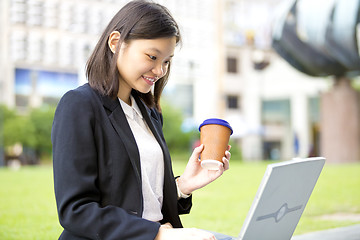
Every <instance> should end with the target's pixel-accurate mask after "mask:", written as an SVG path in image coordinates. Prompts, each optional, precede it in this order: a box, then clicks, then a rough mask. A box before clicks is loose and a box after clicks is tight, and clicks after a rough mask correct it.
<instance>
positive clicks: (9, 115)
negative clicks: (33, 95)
mask: <svg viewBox="0 0 360 240" xmlns="http://www.w3.org/2000/svg"><path fill="white" fill-rule="evenodd" d="M0 110H1V113H2V114H1V116H2V118H1V120H2V121H0V124H2V128H0V129H2V132H1V133H0V134H3V135H1V136H2V137H3V145H4V147H5V148H9V147H12V146H14V145H15V144H21V145H22V147H23V148H24V149H32V150H33V151H34V152H35V153H36V154H37V157H41V156H44V155H45V156H48V155H50V154H51V139H50V136H51V125H52V121H53V116H54V108H48V107H46V108H45V107H44V108H38V109H32V110H31V111H30V113H27V114H22V113H18V112H17V111H16V110H14V109H9V108H7V107H5V106H1V108H0Z"/></svg>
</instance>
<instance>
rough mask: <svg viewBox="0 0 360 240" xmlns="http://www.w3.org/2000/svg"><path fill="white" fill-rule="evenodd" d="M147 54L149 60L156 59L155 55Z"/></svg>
mask: <svg viewBox="0 0 360 240" xmlns="http://www.w3.org/2000/svg"><path fill="white" fill-rule="evenodd" d="M148 56H149V58H150V59H151V60H156V57H155V56H152V55H148Z"/></svg>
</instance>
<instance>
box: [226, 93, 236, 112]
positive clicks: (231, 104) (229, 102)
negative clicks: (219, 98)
mask: <svg viewBox="0 0 360 240" xmlns="http://www.w3.org/2000/svg"><path fill="white" fill-rule="evenodd" d="M226 106H227V108H228V109H238V108H239V97H238V96H234V95H229V96H227V97H226Z"/></svg>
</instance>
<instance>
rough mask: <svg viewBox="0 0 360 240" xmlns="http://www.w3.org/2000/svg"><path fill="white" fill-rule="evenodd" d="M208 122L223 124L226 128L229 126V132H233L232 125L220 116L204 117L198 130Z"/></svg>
mask: <svg viewBox="0 0 360 240" xmlns="http://www.w3.org/2000/svg"><path fill="white" fill-rule="evenodd" d="M208 124H217V125H222V126H225V127H227V128H229V129H230V130H231V134H230V135H232V134H233V129H232V127H231V126H230V124H229V123H228V122H227V121H225V120H223V119H220V118H209V119H206V120H205V121H204V122H203V123H202V124H200V126H199V131H200V128H201V127H202V126H204V125H208Z"/></svg>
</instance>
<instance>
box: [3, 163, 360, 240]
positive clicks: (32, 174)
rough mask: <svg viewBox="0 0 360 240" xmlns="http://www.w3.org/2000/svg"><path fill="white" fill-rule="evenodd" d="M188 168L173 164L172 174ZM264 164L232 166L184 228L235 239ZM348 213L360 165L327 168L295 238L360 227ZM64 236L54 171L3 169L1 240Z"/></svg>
mask: <svg viewBox="0 0 360 240" xmlns="http://www.w3.org/2000/svg"><path fill="white" fill-rule="evenodd" d="M185 164H186V163H185V162H183V161H176V160H174V163H173V167H174V173H175V174H177V175H179V174H181V172H182V170H183V169H184V167H185ZM266 164H267V163H264V162H263V163H241V162H237V161H232V163H231V169H230V170H229V171H227V172H226V173H225V174H224V175H223V176H222V177H221V178H220V179H218V180H217V181H215V182H214V183H212V184H211V185H208V186H206V187H205V188H203V189H201V190H198V191H197V192H196V193H194V196H193V202H194V206H193V209H192V212H191V214H190V215H186V216H182V221H183V223H184V225H185V227H197V228H202V229H211V230H213V231H218V232H223V233H227V234H230V235H237V234H238V232H239V230H240V227H241V225H242V223H243V221H244V219H245V217H246V214H247V212H248V209H249V208H250V206H251V203H252V200H253V197H254V195H255V193H256V191H257V187H258V185H259V184H260V182H261V179H262V176H263V173H264V171H265V169H266ZM340 214H341V215H340ZM346 214H353V215H356V214H357V215H358V216H359V215H360V164H351V165H325V167H324V170H323V172H322V174H321V176H320V178H319V181H318V183H317V185H316V187H315V189H314V192H313V194H312V196H311V198H310V200H309V203H308V205H307V206H306V209H305V211H304V214H303V216H302V218H301V220H300V222H299V224H298V227H297V229H296V231H295V234H301V233H305V232H309V231H315V230H321V229H327V228H333V227H338V226H346V225H351V224H356V223H360V220H359V219H358V218H357V219H353V220H351V215H346ZM325 215H331V216H345V220H344V219H343V218H335V219H334V218H330V217H329V216H327V217H324V216H325ZM346 216H350V217H348V218H347V217H346ZM60 232H61V227H60V225H59V224H58V220H57V214H56V206H55V198H54V191H53V180H52V169H51V167H49V166H38V167H23V168H21V169H20V170H17V171H14V170H11V169H7V168H3V169H0V239H2V240H10V239H11V240H17V239H19V240H20V239H21V240H23V239H27V240H31V239H34V240H35V239H36V240H38V239H44V240H48V239H57V237H58V236H59V234H60Z"/></svg>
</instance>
